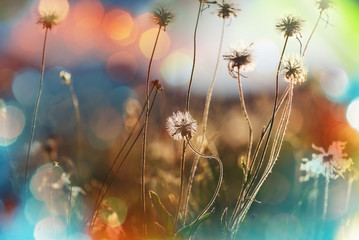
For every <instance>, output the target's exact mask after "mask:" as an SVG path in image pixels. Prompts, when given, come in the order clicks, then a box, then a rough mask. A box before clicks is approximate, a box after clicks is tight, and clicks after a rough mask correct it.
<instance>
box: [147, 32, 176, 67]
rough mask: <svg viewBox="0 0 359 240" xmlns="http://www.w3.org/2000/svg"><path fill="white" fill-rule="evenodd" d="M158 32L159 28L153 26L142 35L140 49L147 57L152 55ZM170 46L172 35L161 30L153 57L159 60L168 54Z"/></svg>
mask: <svg viewBox="0 0 359 240" xmlns="http://www.w3.org/2000/svg"><path fill="white" fill-rule="evenodd" d="M157 33H158V28H151V29H150V30H147V31H146V32H144V33H143V34H142V35H141V38H140V49H141V52H142V53H143V55H145V57H146V58H150V57H151V54H152V51H153V45H154V43H155V41H156V36H157ZM170 46H171V40H170V37H169V36H168V34H167V32H164V31H161V33H160V36H159V39H158V43H157V48H156V52H155V55H154V56H153V59H155V60H158V59H162V58H163V57H164V56H166V54H167V52H168V50H169V48H170Z"/></svg>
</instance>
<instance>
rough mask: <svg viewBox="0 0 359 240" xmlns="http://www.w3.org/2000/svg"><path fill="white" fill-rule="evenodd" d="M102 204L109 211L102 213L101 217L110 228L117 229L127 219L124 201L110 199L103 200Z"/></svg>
mask: <svg viewBox="0 0 359 240" xmlns="http://www.w3.org/2000/svg"><path fill="white" fill-rule="evenodd" d="M104 204H105V205H106V206H108V207H109V209H110V210H111V211H106V212H103V213H102V217H104V218H105V219H106V220H107V223H108V225H109V226H110V227H113V228H114V227H118V226H120V225H121V224H122V223H124V221H125V220H126V217H127V206H126V203H125V202H124V201H122V200H121V199H119V198H114V197H111V198H107V199H105V200H104Z"/></svg>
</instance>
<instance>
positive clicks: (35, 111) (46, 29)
mask: <svg viewBox="0 0 359 240" xmlns="http://www.w3.org/2000/svg"><path fill="white" fill-rule="evenodd" d="M48 32H49V28H45V36H44V43H43V47H42V58H41V73H40V84H39V91H38V92H37V97H36V102H35V109H34V114H33V116H32V125H31V133H30V142H29V147H28V149H27V155H26V166H25V202H26V201H27V187H28V186H27V185H28V183H27V178H28V176H27V175H28V171H29V161H30V153H31V146H32V142H33V141H34V135H35V128H36V120H37V111H38V110H39V104H40V97H41V92H42V85H43V80H44V72H45V51H46V42H47V34H48Z"/></svg>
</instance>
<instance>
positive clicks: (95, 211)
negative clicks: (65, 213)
mask: <svg viewBox="0 0 359 240" xmlns="http://www.w3.org/2000/svg"><path fill="white" fill-rule="evenodd" d="M158 92H159V90H156V92H155V95H154V97H153V100H152V103H151V107H150V111H149V113H151V111H152V108H153V105H154V103H155V100H156V97H157V94H158ZM143 129H144V124H142V126H141V128H140V130H139V132H138V134H137V135H136V137H135V139H134V140H133V141H132V144H131V145H130V147H129V149H128V150H127V152H126V154H125V156H124V157H123V159H122V161H121V162H120V164H119V166H118V167H117V169H116V171H115V174H114V175H113V176H112V178H111V177H110V178H109V180H108V181H109V184H108V187H107V188H105V190H104V193H103V195H102V196H100V198H99V203H98V205H97V207H96V208H95V209H94V213H93V214H92V215H91V218H90V219H89V220H91V219H92V220H91V224H90V228H89V231H90V232H91V231H92V228H93V226H94V224H95V221H96V219H97V215H98V210H97V209H98V207H99V205H100V203H101V202H102V201H103V199H104V198H105V196H106V194H107V192H108V190H109V189H110V187H111V185H112V183H113V181H114V180H115V176H117V175H118V173H119V171H120V169H121V167H122V165H123V163H124V162H125V160H126V159H127V157H128V156H129V154H130V153H131V150H132V149H133V147H134V145H135V144H136V142H137V140H138V139H139V137H140V136H141V133H142V131H143ZM89 220H88V221H89ZM88 221H86V222H88Z"/></svg>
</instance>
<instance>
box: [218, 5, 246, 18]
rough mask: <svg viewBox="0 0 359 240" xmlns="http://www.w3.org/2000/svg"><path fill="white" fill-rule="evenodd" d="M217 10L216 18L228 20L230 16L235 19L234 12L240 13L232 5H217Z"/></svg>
mask: <svg viewBox="0 0 359 240" xmlns="http://www.w3.org/2000/svg"><path fill="white" fill-rule="evenodd" d="M217 5H218V6H219V8H218V17H221V18H229V17H230V16H231V15H232V16H233V17H237V14H236V12H239V11H241V9H239V8H235V6H234V4H233V3H222V4H220V3H217Z"/></svg>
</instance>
